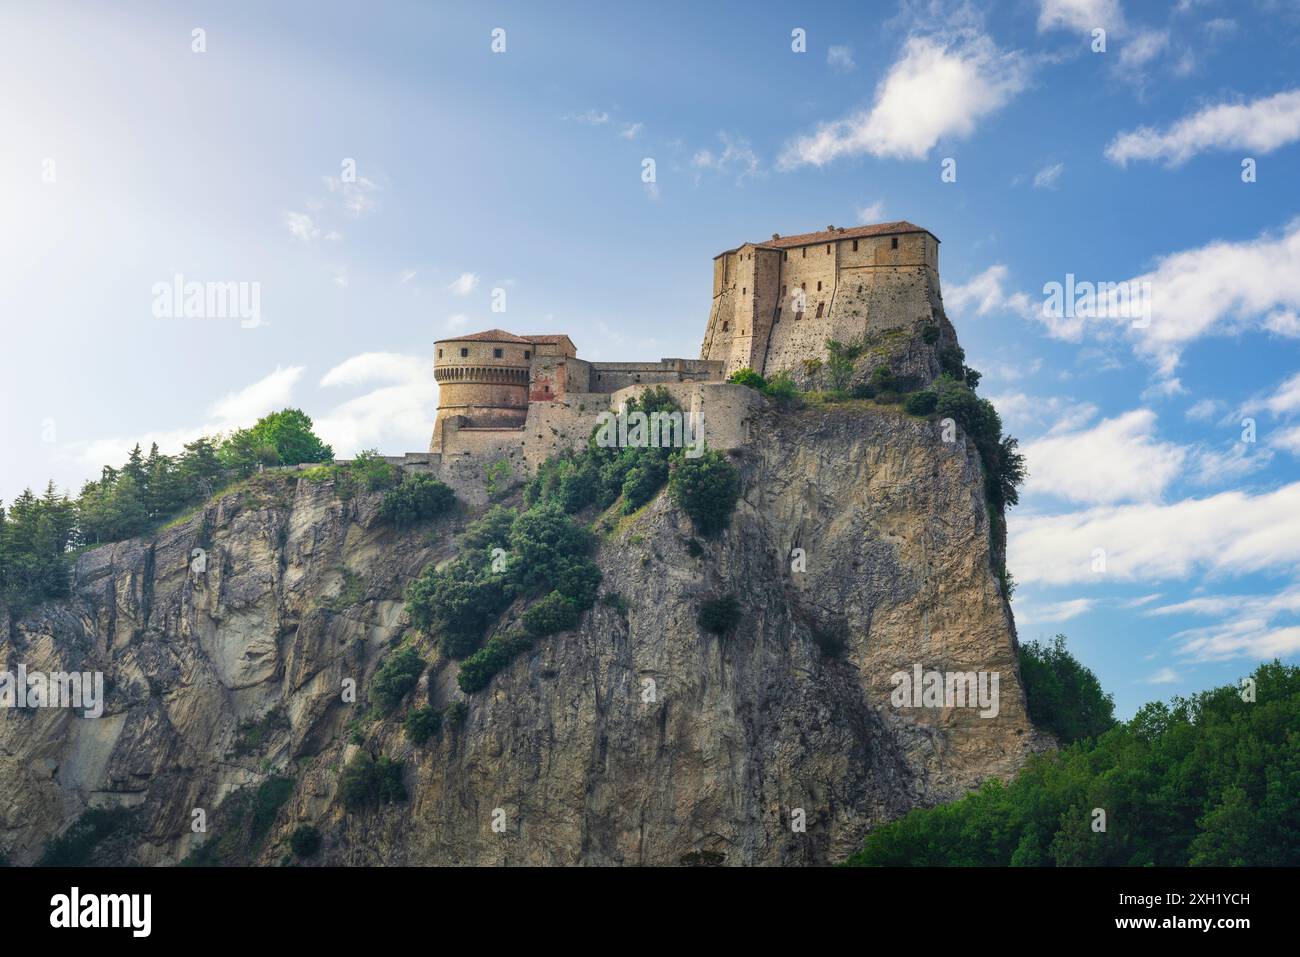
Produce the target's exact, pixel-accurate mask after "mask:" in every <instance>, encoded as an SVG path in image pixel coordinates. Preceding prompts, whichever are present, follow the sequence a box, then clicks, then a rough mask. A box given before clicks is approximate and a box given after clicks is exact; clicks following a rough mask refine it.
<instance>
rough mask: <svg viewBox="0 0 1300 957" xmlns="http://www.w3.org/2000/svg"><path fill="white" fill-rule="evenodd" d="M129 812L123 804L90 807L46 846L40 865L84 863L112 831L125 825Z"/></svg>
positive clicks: (84, 864) (81, 864)
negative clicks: (120, 805)
mask: <svg viewBox="0 0 1300 957" xmlns="http://www.w3.org/2000/svg"><path fill="white" fill-rule="evenodd" d="M129 821H130V812H129V811H127V810H125V809H123V808H91V809H90V810H87V811H83V812H82V814H81V816H80V817H79V818H77V820H76V821H74V822H73V824H72V825H71V826H70V827H69V828H68V829H67V830H66V831H64V832H63V833H62V834H60V835H59V836H58V837H56V838H54V840H52V841H50V842H49V844H47V845H46V846H45V851H44V852H43V853H42V854H41V858H40V860H39V861H38V862H37V866H38V867H85V866H86V865H88V864H90V862H91V856H92V855H93V854H94V852H95V848H97V847H99V845H100V843H102V842H103V841H104V839H105V838H107V837H109V836H110V835H112V834H114V833H116V832H118V831H120V830H122V829H123V828H125V827H126V826H127V825H128V823H129Z"/></svg>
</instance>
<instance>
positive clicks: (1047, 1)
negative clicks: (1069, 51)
mask: <svg viewBox="0 0 1300 957" xmlns="http://www.w3.org/2000/svg"><path fill="white" fill-rule="evenodd" d="M1123 26H1124V13H1123V11H1122V10H1120V6H1119V0H1039V4H1038V29H1039V32H1042V31H1045V30H1051V29H1054V28H1057V27H1060V28H1063V29H1066V30H1073V31H1075V32H1076V33H1087V34H1091V33H1092V31H1093V30H1094V29H1096V28H1097V27H1101V28H1103V29H1105V30H1118V29H1120V28H1121V27H1123Z"/></svg>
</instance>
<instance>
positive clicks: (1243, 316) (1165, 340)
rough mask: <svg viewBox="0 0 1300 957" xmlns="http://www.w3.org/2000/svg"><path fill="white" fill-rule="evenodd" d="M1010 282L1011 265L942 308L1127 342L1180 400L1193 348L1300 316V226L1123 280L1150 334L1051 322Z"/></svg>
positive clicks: (1113, 322)
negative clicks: (1146, 315) (1185, 355)
mask: <svg viewBox="0 0 1300 957" xmlns="http://www.w3.org/2000/svg"><path fill="white" fill-rule="evenodd" d="M1063 279H1064V277H1054V278H1053V281H1054V282H1057V283H1060V282H1062V280H1063ZM1006 280H1007V269H1006V266H1004V265H1002V264H996V265H993V266H990V267H989V268H988V269H986V270H985V271H984V272H982V273H980V274H979V275H978V276H976V277H975V278H974V279H972V280H971V281H969V282H968V283H966V284H964V285H957V286H954V287H951V288H950V290H949V291H948V292H947V293H945V295H944V302H945V304H946V305H948V306H950V307H951V309H952V310H953V312H954V313H955V314H960V313H961V312H962V311H963V310H969V309H971V308H974V311H975V314H976V315H984V314H986V313H989V312H1010V313H1012V314H1014V315H1018V316H1020V317H1021V318H1024V319H1027V320H1030V321H1034V322H1038V323H1041V324H1043V325H1044V326H1045V327H1046V328H1047V331H1048V333H1049V334H1050V335H1051V336H1053V337H1055V338H1058V339H1064V340H1067V341H1079V340H1081V339H1082V338H1084V336H1085V334H1091V335H1095V336H1098V337H1103V338H1104V337H1109V336H1122V337H1124V338H1126V339H1128V340H1129V341H1130V342H1131V343H1132V345H1133V349H1134V351H1135V352H1136V353H1137V354H1138V355H1140V356H1141V357H1143V358H1144V359H1146V360H1147V361H1149V362H1151V363H1152V364H1153V365H1154V366H1155V369H1156V372H1157V374H1158V375H1159V376H1160V378H1161V379H1163V380H1167V381H1166V382H1165V384H1164V386H1163V394H1174V393H1177V392H1178V391H1180V389H1181V387H1180V386H1178V385H1177V382H1176V379H1175V377H1174V373H1175V370H1176V369H1177V367H1178V363H1179V361H1180V359H1181V357H1182V352H1183V349H1184V348H1185V347H1186V346H1187V345H1188V344H1189V343H1191V342H1194V341H1196V340H1198V339H1201V338H1205V337H1207V336H1211V335H1229V334H1234V333H1238V332H1242V331H1246V330H1249V329H1252V328H1256V329H1260V330H1264V331H1277V328H1276V327H1277V324H1278V316H1279V315H1285V314H1288V313H1293V312H1296V311H1298V310H1300V219H1297V220H1294V221H1292V222H1291V223H1290V224H1288V226H1287V227H1286V231H1285V232H1284V233H1283V234H1282V235H1280V236H1276V235H1268V234H1265V235H1262V236H1259V237H1257V238H1255V239H1250V240H1243V241H1241V242H1227V241H1223V240H1216V241H1214V242H1211V243H1208V244H1207V245H1205V246H1201V247H1198V248H1194V249H1188V250H1184V251H1181V252H1176V253H1171V254H1169V255H1167V256H1162V257H1160V258H1159V259H1158V260H1157V263H1156V267H1155V268H1154V269H1152V270H1150V271H1148V272H1145V273H1142V274H1141V275H1138V276H1134V277H1132V278H1130V279H1125V280H1121V282H1123V283H1124V284H1126V285H1128V286H1129V288H1136V289H1146V290H1149V300H1150V307H1151V317H1150V320H1149V321H1148V322H1147V323H1146V325H1145V326H1144V327H1143V326H1139V325H1135V324H1134V320H1133V319H1132V318H1130V317H1124V316H1118V315H1094V316H1090V317H1087V318H1085V317H1083V316H1080V315H1076V316H1074V317H1073V318H1070V317H1065V318H1062V317H1058V316H1053V315H1049V314H1047V313H1046V312H1045V311H1044V308H1043V304H1044V302H1045V301H1046V298H1045V297H1043V298H1037V299H1031V298H1030V297H1029V296H1028V295H1026V294H1025V293H1020V292H1017V293H1008V292H1007V291H1006V290H1005V288H1004V286H1005V285H1006ZM1084 280H1089V281H1092V282H1100V281H1111V280H1110V279H1109V277H1095V276H1094V277H1087V276H1080V277H1078V278H1077V281H1079V282H1082V281H1084ZM1132 284H1137V285H1136V286H1134V285H1132ZM1097 311H1099V310H1094V312H1097ZM1153 394H1154V393H1153Z"/></svg>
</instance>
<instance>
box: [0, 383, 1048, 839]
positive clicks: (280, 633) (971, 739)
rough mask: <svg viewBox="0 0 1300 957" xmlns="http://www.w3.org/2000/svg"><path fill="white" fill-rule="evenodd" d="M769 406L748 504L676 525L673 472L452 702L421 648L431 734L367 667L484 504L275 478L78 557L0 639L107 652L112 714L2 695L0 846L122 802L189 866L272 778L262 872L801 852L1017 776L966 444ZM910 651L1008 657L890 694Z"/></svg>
mask: <svg viewBox="0 0 1300 957" xmlns="http://www.w3.org/2000/svg"><path fill="white" fill-rule="evenodd" d="M760 424H761V431H762V433H763V435H764V438H763V440H762V441H759V442H755V443H753V444H752V445H750V446H747V447H745V448H743V449H741V450H738V451H737V452H736V453H733V454H732V460H733V462H734V463H735V464H736V465H737V466H738V468H739V469H740V471H741V474H742V476H743V482H744V493H743V498H742V500H741V502H740V504H739V505H738V507H737V510H736V513H735V515H734V517H733V519H732V521H731V525H730V528H729V529H728V530H726V531H725V532H723V533H722V534H721V535H719V536H718V537H716V538H714V539H697V538H695V537H694V535H693V532H692V530H691V528H690V523H689V520H688V519H687V518H686V517H685V516H684V515H682V514H681V513H680V512H679V511H678V510H677V509H676V508H674V506H673V505H672V503H671V502H670V500H669V499H668V497H667V495H666V494H661V495H660V496H659V497H658V498H657V499H656V500H654V501H653V502H652V503H651V504H650V505H649V506H647V507H646V508H644V509H643V510H641V511H640V512H639V513H637V514H636V515H635V516H632V517H630V518H628V519H623V520H617V521H616V524H615V525H614V530H613V531H612V532H607V533H605V534H604V535H603V537H602V538H601V544H600V546H599V549H598V553H597V556H596V557H597V560H598V562H599V564H600V567H601V569H602V571H603V573H604V582H603V585H602V591H603V592H606V593H612V594H616V595H617V596H620V597H621V599H622V600H621V602H620V601H612V602H610V603H605V602H602V603H598V604H597V606H596V607H595V608H594V609H592V610H591V611H589V612H587V613H585V614H584V615H583V617H582V620H581V622H580V624H579V626H578V627H577V628H576V629H574V630H573V631H570V632H565V633H562V634H560V635H557V636H553V637H551V638H547V639H543V640H541V641H539V642H538V643H537V645H536V646H535V647H534V648H533V650H532V651H531V652H529V653H526V654H524V655H521V656H520V657H518V658H516V659H515V660H514V661H513V663H512V664H511V665H510V666H509V667H507V668H506V669H505V670H504V671H502V672H501V673H499V674H498V675H496V677H495V678H494V679H493V680H492V681H491V683H490V684H489V685H488V686H487V687H486V688H484V689H483V690H481V691H479V692H477V693H475V694H473V695H470V696H468V697H465V696H463V695H461V693H460V692H459V690H458V689H457V686H456V681H455V676H456V673H457V668H458V665H457V664H456V663H455V662H453V661H450V660H447V659H444V658H442V657H441V656H440V654H439V652H438V651H437V650H436V648H435V645H434V643H433V642H432V641H430V640H428V639H424V638H421V639H420V640H419V643H418V647H420V648H421V649H422V650H423V651H424V653H425V656H426V658H427V659H428V660H429V661H430V662H431V667H430V669H429V671H428V672H427V674H426V675H425V677H423V678H422V679H421V681H420V684H419V685H418V686H417V688H416V689H415V690H414V691H413V692H412V693H411V694H410V695H409V697H408V700H407V702H406V705H407V706H410V705H414V704H423V703H425V702H426V701H430V702H432V703H433V704H434V706H435V707H439V708H443V707H447V706H448V705H450V704H451V703H452V702H454V701H457V700H462V699H463V700H465V701H466V703H467V705H468V711H467V714H466V717H465V720H464V722H463V723H462V724H459V725H456V724H454V723H452V722H447V724H446V725H445V726H444V728H443V730H442V731H441V733H440V734H439V735H437V736H435V737H434V738H432V739H431V740H430V741H429V742H427V743H426V744H425V745H423V746H420V747H416V746H414V745H412V744H411V743H410V742H409V740H408V739H407V737H406V736H405V734H404V733H403V730H402V727H401V716H402V714H403V713H404V712H405V710H406V708H405V707H402V708H399V709H398V710H397V711H396V713H395V715H394V716H392V717H387V718H380V717H371V716H370V708H369V706H368V702H367V688H368V687H369V681H370V677H371V676H372V674H373V672H374V670H375V668H376V667H377V666H378V664H379V663H380V662H381V661H382V660H383V659H384V657H385V656H386V655H387V654H388V653H389V652H390V650H391V648H392V645H393V643H395V642H396V641H397V640H398V639H400V638H402V637H403V636H404V635H405V634H406V633H407V632H408V630H409V624H408V621H407V619H406V616H405V612H404V610H403V604H402V591H403V588H404V587H405V586H406V584H407V583H408V582H410V581H411V580H412V579H413V578H414V577H415V576H417V575H418V574H419V572H420V570H421V569H422V568H423V567H424V566H425V565H426V564H427V563H429V562H437V561H442V560H445V559H447V558H449V557H451V556H452V555H454V554H455V544H454V538H455V534H456V532H457V531H458V529H459V528H460V527H462V526H463V525H464V523H465V522H466V521H468V520H469V519H471V518H473V517H474V515H475V511H474V510H470V509H465V510H463V511H462V512H461V513H459V514H457V515H456V516H455V517H454V518H447V519H442V520H439V521H436V522H433V523H430V524H429V525H427V526H424V527H421V528H417V529H414V530H411V531H408V532H403V533H397V532H394V531H393V530H391V529H390V528H389V527H387V526H386V525H384V524H383V523H381V522H379V521H378V520H377V518H376V508H377V498H378V496H377V495H373V494H372V495H364V494H363V495H359V496H357V497H355V498H352V499H350V500H348V501H340V500H339V498H338V497H337V495H336V492H335V490H334V488H333V487H332V485H331V484H330V483H328V482H318V481H311V480H308V479H305V478H301V477H300V476H298V475H296V474H294V473H278V474H274V475H271V474H268V475H264V476H259V477H258V478H257V479H256V480H254V481H252V482H250V483H249V484H248V485H247V486H246V487H244V488H241V489H240V490H238V491H236V492H234V493H231V494H229V495H226V496H225V497H223V498H221V499H220V500H218V501H215V502H213V503H210V504H209V506H208V507H207V508H206V509H205V510H204V511H202V512H201V513H199V514H196V515H194V516H192V517H190V518H189V519H187V520H185V521H182V522H179V523H177V524H175V525H174V527H171V528H169V529H167V530H165V531H163V532H161V533H160V534H158V535H157V536H155V537H153V538H152V539H149V540H135V541H129V542H123V543H120V544H117V545H112V546H106V547H103V548H98V549H94V550H91V551H89V552H87V553H85V554H83V555H82V556H81V557H80V558H79V560H78V562H77V565H76V571H75V584H74V592H75V594H74V598H73V600H72V601H71V602H70V603H68V604H66V605H51V606H47V607H45V608H43V609H41V610H40V611H38V612H37V613H34V614H32V615H29V616H27V617H26V618H24V619H22V620H19V621H17V622H14V623H13V624H12V625H11V626H8V627H7V628H6V630H5V631H4V632H0V661H3V662H4V663H5V666H6V667H7V668H8V669H9V670H13V669H14V668H16V666H17V664H19V663H24V664H25V665H26V667H27V668H28V670H45V671H60V670H72V669H77V670H96V669H98V670H102V671H103V672H104V673H105V674H106V676H107V679H108V683H109V686H110V690H109V693H108V696H107V706H106V709H105V712H104V714H103V716H102V717H100V718H97V719H94V718H85V717H83V716H82V715H81V714H80V713H79V712H71V711H68V710H60V709H41V710H32V709H26V710H9V709H6V710H4V711H0V850H3V851H4V852H5V853H7V855H8V856H9V858H10V859H11V860H12V861H14V862H15V863H29V862H31V861H33V860H35V859H36V858H37V857H39V855H40V853H41V849H42V847H43V846H44V845H45V844H46V843H47V842H48V841H49V840H50V838H52V837H53V836H56V835H58V834H60V833H62V832H63V831H65V830H66V829H67V828H68V827H69V826H70V825H71V824H72V822H74V821H75V820H77V819H78V817H79V816H80V815H81V814H82V813H83V812H84V811H86V809H87V808H96V807H102V808H128V809H132V810H131V813H130V814H129V815H124V816H123V820H126V821H128V822H129V823H128V824H126V825H124V830H123V833H122V834H120V835H119V836H118V838H117V839H115V840H114V841H112V842H110V843H109V844H106V845H105V846H104V848H101V850H100V852H99V854H100V856H99V857H98V858H97V860H108V859H111V860H117V861H122V862H129V863H140V864H156V863H171V862H176V861H179V860H180V859H182V858H183V857H185V855H186V854H187V853H189V852H191V851H193V850H194V849H195V848H196V847H197V846H198V845H200V844H202V843H203V842H205V841H208V840H217V839H219V838H220V837H221V836H222V834H223V833H224V832H229V831H231V830H232V829H237V828H240V827H244V828H246V827H247V824H246V822H245V821H244V820H243V818H244V817H245V816H246V815H245V814H244V811H243V810H232V809H245V810H246V807H247V802H244V803H241V802H240V800H239V799H240V796H241V795H243V796H247V795H248V794H250V793H252V792H253V789H254V788H255V787H256V786H258V785H259V784H261V783H262V782H265V781H266V780H267V779H268V778H271V777H273V776H276V777H285V778H289V779H291V780H292V785H291V793H290V794H289V795H288V797H287V799H286V800H284V802H283V803H282V804H280V806H279V809H278V811H277V810H275V808H274V806H272V808H271V813H272V814H273V815H274V818H273V820H270V819H268V820H267V821H266V822H265V823H264V825H263V828H262V829H263V830H265V831H266V833H265V834H264V835H261V834H259V835H258V836H257V838H256V839H255V840H252V839H250V840H245V841H244V842H243V843H242V844H239V845H238V846H239V847H240V848H241V851H240V853H242V854H245V855H247V859H250V860H255V861H257V862H260V863H266V864H272V863H277V862H279V861H281V860H282V859H284V857H285V855H286V853H287V846H288V836H289V835H290V833H291V832H292V831H293V830H294V828H295V827H297V826H299V825H301V824H304V823H310V824H314V825H315V826H316V827H318V828H319V830H320V831H321V833H322V835H323V838H324V841H323V848H322V851H321V853H320V854H319V855H318V856H317V857H316V858H314V860H317V861H322V862H326V863H347V864H574V863H585V864H677V863H679V862H681V861H682V860H683V858H686V860H688V861H689V860H697V859H701V855H702V856H703V859H705V860H714V861H717V860H721V861H724V862H725V863H727V864H796V863H807V864H814V863H816V864H820V863H828V862H835V861H837V860H840V859H842V858H843V857H845V856H846V855H847V854H848V853H850V852H851V851H852V850H853V849H855V848H856V846H857V845H858V844H859V842H860V841H861V839H862V836H863V834H864V833H865V832H866V831H867V830H868V829H869V828H870V827H871V826H872V825H873V824H875V823H878V822H880V821H883V820H886V819H889V818H892V817H895V816H897V815H900V814H902V813H904V812H905V811H907V810H908V809H909V808H911V807H914V806H917V805H920V804H929V803H934V802H936V801H940V800H945V799H949V798H952V797H954V796H956V795H958V794H960V793H961V792H963V791H964V790H966V789H968V788H970V787H972V786H974V785H976V784H977V783H978V782H979V781H981V780H982V779H985V778H988V777H1006V776H1008V775H1010V774H1011V773H1013V772H1014V770H1015V769H1016V768H1017V767H1019V766H1020V764H1021V763H1022V762H1023V761H1024V759H1025V757H1026V755H1027V754H1028V753H1029V752H1030V751H1031V750H1034V749H1035V748H1038V747H1041V746H1042V742H1041V741H1040V739H1039V737H1038V736H1037V735H1036V733H1035V732H1034V730H1033V728H1032V727H1031V726H1030V724H1029V722H1028V720H1027V718H1026V715H1025V711H1024V702H1023V694H1022V692H1021V689H1020V685H1019V680H1018V674H1017V668H1016V654H1015V639H1014V632H1013V626H1012V623H1011V620H1010V613H1009V611H1008V609H1007V607H1006V604H1005V602H1004V601H1003V598H1002V596H1001V595H1000V594H999V590H998V584H997V580H996V578H995V576H994V574H993V572H992V571H991V570H990V547H991V541H990V539H991V536H990V531H989V515H988V514H987V511H986V506H985V503H984V500H983V493H982V480H981V474H980V466H979V462H978V457H977V455H976V453H975V452H974V450H973V449H972V448H970V447H968V444H967V443H965V442H960V441H959V442H956V443H945V442H943V441H941V437H940V429H939V427H938V426H936V425H934V424H932V423H929V422H926V421H924V420H922V419H918V418H914V417H911V416H907V415H905V414H904V413H902V412H901V411H899V410H898V409H897V408H895V407H879V406H874V405H871V404H869V403H862V402H851V403H845V404H843V405H840V406H834V407H830V408H828V409H826V410H804V411H798V412H777V411H775V410H771V411H766V412H763V413H761V414H760ZM993 537H994V538H995V537H996V536H993ZM195 548H203V549H205V552H206V570H205V571H204V572H202V573H201V574H199V573H196V572H195V571H192V570H191V567H190V566H191V561H192V559H191V555H192V551H193V549H195ZM798 550H801V551H798ZM727 593H731V594H734V595H736V596H737V597H738V599H739V601H740V607H741V624H740V625H739V627H738V628H737V630H736V631H735V633H734V634H733V635H731V636H729V637H726V638H719V637H716V636H714V635H712V634H708V633H706V632H704V631H702V630H701V629H700V627H699V626H698V625H697V623H696V612H697V608H698V605H699V602H700V601H702V600H703V599H705V598H708V597H714V596H718V595H722V594H727ZM511 614H512V612H508V613H507V615H506V616H505V617H506V619H507V620H505V621H503V623H502V626H503V627H505V626H506V625H507V624H509V621H508V619H509V618H510V617H511ZM918 664H919V665H921V666H922V668H923V669H939V670H942V671H956V670H961V671H982V672H996V673H998V675H999V676H1000V687H999V691H1000V694H999V698H998V713H997V715H996V717H980V716H979V713H978V711H977V710H975V709H972V708H962V707H951V708H942V707H940V708H910V707H909V708H900V707H896V706H895V705H894V704H893V703H891V691H892V690H893V684H892V682H891V675H893V674H895V673H896V672H900V671H901V672H907V673H909V674H910V673H911V672H912V670H913V667H914V666H915V665H918ZM348 679H351V680H353V681H355V682H356V685H357V687H358V688H359V692H358V695H357V700H356V702H355V703H351V702H349V701H346V700H345V696H344V694H343V693H342V691H343V689H344V687H345V685H346V683H347V680H348ZM359 749H363V750H365V751H367V752H369V753H371V754H373V755H375V756H379V755H381V754H382V755H387V756H390V757H393V758H396V759H399V760H401V761H402V762H403V780H404V784H405V787H406V790H407V793H408V795H409V798H408V800H407V801H405V802H399V803H395V804H389V805H384V806H381V807H380V808H378V809H376V810H372V811H367V812H356V813H349V812H345V811H344V809H343V807H342V804H341V802H340V801H339V800H338V796H337V791H338V781H339V773H340V769H341V768H342V767H343V766H344V764H345V763H346V762H347V761H348V760H349V759H350V758H351V757H352V755H353V754H354V753H355V752H356V751H357V750H359ZM286 787H289V786H288V785H286ZM196 809H202V810H203V812H204V814H203V817H204V819H205V824H206V831H205V832H199V833H196V832H195V831H194V830H193V829H192V822H194V821H195V820H196V817H197V816H196V814H195V810H196ZM800 821H803V822H806V830H802V831H801V830H798V825H799V822H800ZM494 824H495V825H496V826H495V827H494ZM231 846H235V845H234V844H232V845H231ZM697 852H699V853H697ZM106 855H108V856H107V857H106ZM692 855H694V856H692Z"/></svg>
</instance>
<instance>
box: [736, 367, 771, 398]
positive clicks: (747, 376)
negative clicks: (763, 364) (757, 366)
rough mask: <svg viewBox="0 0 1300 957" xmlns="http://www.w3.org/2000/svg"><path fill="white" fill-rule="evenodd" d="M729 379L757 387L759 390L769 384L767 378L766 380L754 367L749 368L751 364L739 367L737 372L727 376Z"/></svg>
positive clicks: (753, 387)
mask: <svg viewBox="0 0 1300 957" xmlns="http://www.w3.org/2000/svg"><path fill="white" fill-rule="evenodd" d="M727 381H728V382H733V383H735V384H736V385H747V386H749V387H750V388H751V389H756V390H757V391H759V392H762V391H763V390H764V388H766V386H767V382H766V380H764V378H763V377H762V376H761V375H759V374H758V373H757V372H755V371H754V370H753V369H751V368H749V366H745V368H743V369H737V370H736V371H735V372H733V373H731V375H729V376H728V377H727Z"/></svg>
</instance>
